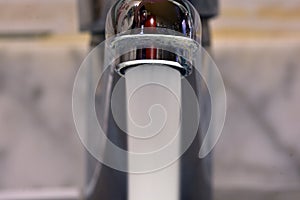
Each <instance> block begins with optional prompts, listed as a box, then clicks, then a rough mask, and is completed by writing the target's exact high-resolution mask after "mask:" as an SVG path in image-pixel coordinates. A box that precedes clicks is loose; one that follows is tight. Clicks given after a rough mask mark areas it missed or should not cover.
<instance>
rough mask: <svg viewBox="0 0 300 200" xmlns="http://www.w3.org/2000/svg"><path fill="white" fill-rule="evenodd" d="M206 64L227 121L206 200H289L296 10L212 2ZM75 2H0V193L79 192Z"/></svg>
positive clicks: (297, 185)
mask: <svg viewBox="0 0 300 200" xmlns="http://www.w3.org/2000/svg"><path fill="white" fill-rule="evenodd" d="M220 3H221V10H220V16H219V17H218V18H216V19H215V20H213V22H212V25H213V26H212V33H213V48H212V49H213V54H214V58H215V61H216V63H217V65H218V66H219V68H220V70H221V72H222V75H223V78H224V81H225V86H226V89H227V95H228V111H227V120H226V124H225V127H224V131H223V134H222V137H221V138H220V140H219V143H218V144H217V147H216V149H215V153H214V156H215V157H214V158H215V159H214V175H215V176H214V184H215V186H216V187H215V188H216V199H224V198H225V197H228V199H248V198H249V199H266V198H267V197H270V199H299V194H298V193H300V145H299V144H298V143H299V141H300V133H299V131H300V123H299V119H300V104H299V102H300V92H299V90H300V57H299V52H300V2H299V0H285V1H282V0H252V1H241V0H221V1H220ZM78 30H79V28H78V10H77V2H76V0H51V1H48V0H10V1H6V0H0V192H1V191H4V190H7V189H9V190H11V189H21V190H22V189H26V188H45V187H56V188H58V187H71V186H76V187H77V186H78V187H80V186H82V184H83V180H84V153H83V152H84V149H83V147H82V146H81V144H80V141H79V139H78V137H77V135H76V132H75V128H74V124H73V119H72V110H71V92H72V86H73V81H74V77H75V74H76V70H77V69H78V68H79V66H80V64H81V62H82V61H83V59H84V57H85V55H86V54H87V52H88V45H89V36H88V34H87V33H80V32H79V31H78Z"/></svg>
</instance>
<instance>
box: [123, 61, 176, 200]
mask: <svg viewBox="0 0 300 200" xmlns="http://www.w3.org/2000/svg"><path fill="white" fill-rule="evenodd" d="M125 79H126V95H127V102H128V105H127V113H128V114H127V130H128V135H129V136H128V151H130V152H134V153H141V154H143V153H149V152H154V151H158V150H160V149H162V148H164V147H165V145H168V143H169V142H170V141H171V140H172V138H174V137H175V136H176V134H178V132H180V131H178V129H179V127H180V125H179V124H180V113H181V111H180V103H181V75H180V73H179V72H178V71H177V70H175V69H172V68H170V67H167V66H163V65H151V64H145V65H141V66H138V67H134V68H131V69H129V70H127V71H126V73H125ZM173 150H174V152H172V153H175V154H176V153H178V152H179V151H180V143H179V142H177V143H176V146H175V148H174V149H173ZM176 151H177V152H176ZM151 162H160V161H159V160H148V161H147V162H146V163H145V162H144V163H137V161H133V160H131V159H130V157H129V159H128V168H129V171H130V169H131V168H134V166H135V165H151ZM179 171H180V164H179V161H176V162H175V163H173V164H172V165H169V166H164V168H162V169H158V170H156V171H154V172H148V173H146V172H145V173H141V174H133V173H131V174H128V187H129V188H128V199H129V200H154V199H155V200H179V187H180V185H179V182H180V180H179V179H180V177H179V175H180V173H179Z"/></svg>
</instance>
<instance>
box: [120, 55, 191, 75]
mask: <svg viewBox="0 0 300 200" xmlns="http://www.w3.org/2000/svg"><path fill="white" fill-rule="evenodd" d="M143 64H153V65H165V66H169V67H171V68H173V69H176V70H178V71H179V72H180V73H181V75H182V76H188V75H190V74H191V71H192V68H191V66H190V64H186V65H181V64H180V63H178V62H176V61H169V60H152V59H143V60H130V61H126V62H122V63H120V64H118V65H116V69H115V70H116V72H117V73H119V74H120V75H121V76H124V75H125V72H126V70H127V69H129V68H132V67H137V66H140V65H143Z"/></svg>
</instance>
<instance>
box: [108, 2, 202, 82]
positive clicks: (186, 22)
mask: <svg viewBox="0 0 300 200" xmlns="http://www.w3.org/2000/svg"><path fill="white" fill-rule="evenodd" d="M116 35H119V36H128V35H131V36H132V37H133V36H136V37H138V36H139V37H145V39H148V40H152V41H153V40H159V39H161V36H163V37H164V39H163V41H161V42H164V43H166V42H169V43H173V42H174V38H173V37H175V36H180V37H181V38H182V39H181V40H180V41H181V42H182V43H183V44H182V45H180V44H179V45H177V46H176V47H172V50H173V51H168V47H167V48H165V49H162V48H158V47H157V46H156V45H155V44H154V43H153V44H152V45H148V47H144V48H143V47H141V46H140V48H139V47H138V46H139V44H137V45H136V46H137V47H136V49H134V50H131V51H129V52H128V53H126V54H124V55H121V56H120V59H119V60H118V61H117V63H116V71H117V72H119V74H121V75H124V73H125V71H126V69H128V68H131V67H134V66H136V65H140V64H149V62H153V60H154V62H156V63H157V64H161V65H168V66H170V67H172V68H175V69H178V70H179V71H180V72H181V74H182V75H183V76H187V75H189V74H190V73H191V69H192V63H189V61H188V60H186V59H184V58H182V57H180V56H178V55H177V54H176V53H175V52H174V51H176V52H177V51H180V52H182V51H184V52H187V53H188V54H189V51H190V50H189V49H187V48H182V47H183V46H184V43H187V41H188V42H190V43H195V42H196V43H199V44H200V42H201V21H200V17H199V14H198V13H197V11H196V10H195V8H194V7H193V6H192V5H191V4H190V3H189V2H188V1H185V0H138V1H136V0H135V1H133V0H123V1H118V2H117V3H116V4H115V5H114V6H113V7H112V9H111V10H110V11H109V13H108V15H107V22H106V38H110V37H112V36H116ZM148 36H149V37H150V36H152V37H151V39H150V38H147V37H148ZM153 36H154V37H156V38H154V39H153ZM168 36H169V37H168ZM168 39H169V41H168ZM127 43H128V42H127ZM171 46H172V44H171Z"/></svg>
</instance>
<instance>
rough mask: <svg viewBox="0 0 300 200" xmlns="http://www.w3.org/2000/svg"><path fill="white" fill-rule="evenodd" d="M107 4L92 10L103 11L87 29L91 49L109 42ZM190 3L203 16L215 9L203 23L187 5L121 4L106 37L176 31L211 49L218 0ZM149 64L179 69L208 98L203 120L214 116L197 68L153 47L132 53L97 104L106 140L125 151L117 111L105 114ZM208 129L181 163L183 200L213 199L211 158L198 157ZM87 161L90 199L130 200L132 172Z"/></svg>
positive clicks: (138, 0)
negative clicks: (136, 71) (135, 72)
mask: <svg viewBox="0 0 300 200" xmlns="http://www.w3.org/2000/svg"><path fill="white" fill-rule="evenodd" d="M103 2H104V1H103V0H99V1H93V3H94V4H96V5H98V6H95V7H93V12H95V10H97V9H98V10H97V13H96V15H93V19H92V20H93V21H94V23H92V25H91V26H90V27H89V28H88V29H89V30H90V31H91V32H92V41H91V46H92V47H93V46H96V45H98V44H99V43H100V42H101V41H102V40H103V39H104V32H103V29H102V30H101V24H103V22H102V23H101V22H99V18H100V17H99V16H102V15H103V14H102V15H101V14H99V7H101V6H99V5H100V4H102V5H104V6H102V9H107V7H109V6H107V3H106V4H104V3H103ZM191 2H192V3H195V2H196V3H195V4H194V5H196V6H195V7H196V8H197V10H198V11H199V10H201V9H204V8H205V6H206V7H208V8H211V7H213V9H207V10H205V9H204V11H202V15H201V12H200V15H201V19H200V17H199V14H198V12H197V10H196V9H195V8H194V6H193V5H192V4H191V3H190V2H189V1H186V0H119V1H117V2H115V3H114V4H113V5H112V7H111V9H110V10H109V11H108V14H107V18H106V25H105V37H106V38H111V37H114V36H115V35H118V34H121V35H127V34H128V35H130V34H142V33H143V34H144V33H145V32H146V33H150V34H155V33H160V34H165V35H168V32H163V33H162V31H164V30H172V31H171V32H170V33H169V34H173V33H174V32H176V33H180V35H181V36H183V37H185V38H189V39H192V40H194V41H196V42H198V43H201V44H202V45H204V47H206V48H209V45H210V33H209V28H208V18H210V17H211V16H213V15H214V14H215V13H216V10H215V8H216V7H217V1H215V0H212V1H210V0H208V1H207V0H203V1H202V0H201V1H196V0H195V1H191ZM199 2H206V3H202V5H205V6H202V7H201V6H200V7H199ZM207 2H210V3H207ZM213 2H214V3H213ZM200 4H201V3H200ZM197 5H198V6H197ZM96 8H97V9H96ZM100 10H101V9H100ZM95 16H96V19H95ZM173 31H174V32H173ZM201 32H202V34H201ZM178 49H179V50H182V51H183V50H185V51H186V49H180V46H178ZM149 61H150V62H151V61H152V62H155V63H156V64H158V65H160V66H168V67H170V68H172V69H175V70H178V71H179V72H180V74H181V75H182V76H184V77H185V78H186V79H187V80H188V81H189V83H190V84H191V86H192V88H193V89H194V91H195V92H196V93H197V94H198V95H202V96H205V99H206V101H205V102H203V103H202V104H201V105H200V107H201V110H203V113H204V114H203V113H202V111H201V120H202V119H204V121H205V119H206V118H209V115H210V113H209V111H207V110H205V109H206V108H207V105H208V104H210V102H209V101H210V100H209V94H208V92H207V88H206V87H205V86H203V84H202V83H201V80H200V79H201V78H199V77H198V76H197V74H196V73H193V66H192V65H193V64H192V63H190V62H188V60H186V59H184V58H182V57H180V56H178V55H177V54H176V53H174V52H170V51H167V50H165V49H159V48H155V45H154V46H153V47H151V48H145V49H136V50H131V51H129V52H127V53H126V54H123V55H121V56H120V57H119V58H118V59H117V60H116V61H115V63H114V65H115V67H114V68H113V71H108V72H107V76H105V78H104V80H103V82H106V83H107V84H102V85H100V86H99V90H97V91H98V94H96V104H97V101H98V105H99V107H98V109H101V110H106V113H105V114H104V115H102V116H99V118H103V119H102V120H100V123H102V124H101V126H103V127H104V128H105V129H106V131H107V132H108V135H107V137H108V138H109V139H110V140H111V141H112V142H113V143H115V144H116V145H118V146H120V147H121V148H123V149H128V138H127V137H126V134H120V133H122V132H123V130H121V129H120V128H119V127H118V125H117V124H116V122H115V121H114V120H113V114H112V112H111V111H110V110H107V109H106V107H107V106H108V104H109V101H110V99H109V98H107V94H110V93H111V92H112V88H114V86H115V85H116V84H117V82H118V81H119V80H120V78H121V77H122V76H124V75H125V74H126V72H127V71H128V70H130V69H132V68H134V67H137V66H139V65H145V64H149ZM124 90H125V86H124ZM108 96H110V95H108ZM206 96H207V98H206ZM202 99H203V97H202ZM124 101H125V100H124ZM206 128H207V127H206V123H203V125H201V124H200V128H199V129H198V132H197V135H196V138H195V140H194V141H193V142H192V144H191V146H190V147H189V148H188V149H187V151H186V152H185V153H184V154H183V155H182V157H181V158H180V161H179V165H180V172H179V180H180V184H179V185H180V187H179V189H178V190H179V198H178V199H182V200H186V199H188V200H204V199H205V200H211V199H212V181H211V177H212V156H211V155H209V156H207V157H206V158H203V159H199V158H198V152H199V149H200V145H201V141H202V139H203V137H204V136H203V132H205V131H204V130H205V129H206ZM87 162H88V168H87V171H88V181H87V190H86V198H87V199H88V200H96V199H114V200H125V199H128V200H131V199H129V197H128V191H129V190H130V188H129V187H130V186H129V184H128V179H129V178H130V174H129V173H126V172H121V171H118V170H115V169H112V168H110V167H108V166H105V165H102V164H101V163H99V162H98V161H96V160H95V159H94V158H93V157H91V156H88V161H87ZM157 199H159V198H157Z"/></svg>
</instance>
